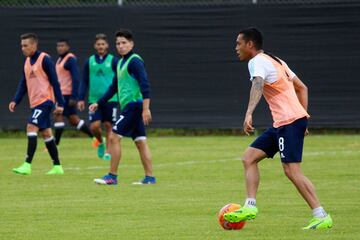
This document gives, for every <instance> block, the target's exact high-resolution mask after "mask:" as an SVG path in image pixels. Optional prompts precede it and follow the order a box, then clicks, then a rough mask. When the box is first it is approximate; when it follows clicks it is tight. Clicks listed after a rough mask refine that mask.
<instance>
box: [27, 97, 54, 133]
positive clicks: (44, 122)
mask: <svg viewBox="0 0 360 240" xmlns="http://www.w3.org/2000/svg"><path fill="white" fill-rule="evenodd" d="M53 108H54V103H53V102H52V101H46V102H44V103H42V104H40V105H37V106H36V107H34V108H32V109H31V116H30V117H29V118H28V123H30V124H33V125H35V126H37V127H38V128H39V129H40V131H41V130H44V129H47V128H50V126H51V112H52V110H53Z"/></svg>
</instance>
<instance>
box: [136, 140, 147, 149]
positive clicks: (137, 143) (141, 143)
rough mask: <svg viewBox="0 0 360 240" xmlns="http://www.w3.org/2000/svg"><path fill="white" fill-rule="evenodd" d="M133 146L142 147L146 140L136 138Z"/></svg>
mask: <svg viewBox="0 0 360 240" xmlns="http://www.w3.org/2000/svg"><path fill="white" fill-rule="evenodd" d="M134 143H135V146H136V147H137V149H139V150H140V149H142V148H143V147H144V146H145V145H146V141H145V140H137V141H134Z"/></svg>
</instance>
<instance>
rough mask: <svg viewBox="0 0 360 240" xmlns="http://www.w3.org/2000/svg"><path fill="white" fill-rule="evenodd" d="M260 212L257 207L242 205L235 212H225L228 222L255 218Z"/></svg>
mask: <svg viewBox="0 0 360 240" xmlns="http://www.w3.org/2000/svg"><path fill="white" fill-rule="evenodd" d="M257 213H258V209H257V207H242V208H240V209H239V210H236V211H234V212H229V213H225V214H224V219H225V220H226V221H228V222H231V223H234V222H241V221H246V220H250V219H254V218H255V217H256V215H257Z"/></svg>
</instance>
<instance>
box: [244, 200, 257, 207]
mask: <svg viewBox="0 0 360 240" xmlns="http://www.w3.org/2000/svg"><path fill="white" fill-rule="evenodd" d="M244 207H256V199H255V198H247V199H246V200H245V204H244Z"/></svg>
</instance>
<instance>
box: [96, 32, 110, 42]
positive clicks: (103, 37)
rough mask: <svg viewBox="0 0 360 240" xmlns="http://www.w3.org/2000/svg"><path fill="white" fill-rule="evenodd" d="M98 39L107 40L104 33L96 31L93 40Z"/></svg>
mask: <svg viewBox="0 0 360 240" xmlns="http://www.w3.org/2000/svg"><path fill="white" fill-rule="evenodd" d="M98 40H105V41H106V42H108V40H107V36H106V34H105V33H98V34H96V35H95V42H96V41H98Z"/></svg>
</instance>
